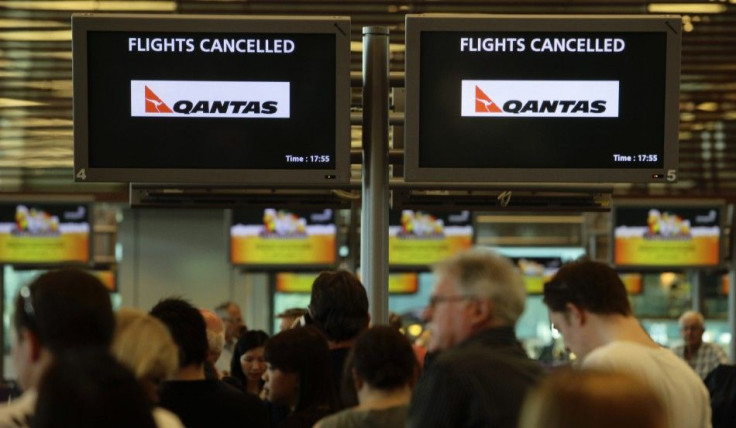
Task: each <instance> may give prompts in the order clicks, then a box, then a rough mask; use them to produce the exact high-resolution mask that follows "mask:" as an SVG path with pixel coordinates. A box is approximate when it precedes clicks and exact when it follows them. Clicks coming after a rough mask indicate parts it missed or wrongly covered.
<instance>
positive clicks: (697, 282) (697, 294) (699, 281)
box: [689, 270, 707, 318]
mask: <svg viewBox="0 0 736 428" xmlns="http://www.w3.org/2000/svg"><path fill="white" fill-rule="evenodd" d="M689 276H690V285H691V288H690V298H691V303H692V305H691V306H692V310H694V311H697V312H700V313H701V314H704V315H706V318H707V314H705V313H704V312H703V308H704V306H705V305H703V272H702V271H700V270H696V271H690V273H689Z"/></svg>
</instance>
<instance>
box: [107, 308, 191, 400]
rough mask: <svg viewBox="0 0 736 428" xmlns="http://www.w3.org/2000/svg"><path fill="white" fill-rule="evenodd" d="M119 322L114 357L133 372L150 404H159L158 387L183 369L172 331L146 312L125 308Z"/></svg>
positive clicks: (114, 344) (113, 347)
mask: <svg viewBox="0 0 736 428" xmlns="http://www.w3.org/2000/svg"><path fill="white" fill-rule="evenodd" d="M115 318H116V320H117V326H116V328H115V337H114V338H113V341H112V348H111V350H112V354H113V356H115V357H116V358H117V359H118V361H120V362H121V363H123V365H125V366H126V367H128V368H129V369H130V370H131V371H132V372H133V374H134V375H135V377H136V378H137V379H138V381H139V382H140V383H141V386H142V387H143V390H144V392H145V394H146V397H147V398H148V400H149V401H150V402H151V403H156V402H158V385H159V384H160V383H161V381H163V380H166V379H169V378H171V377H172V376H173V375H174V373H176V370H177V369H178V368H179V355H178V354H179V349H178V348H177V346H176V343H174V339H173V338H172V337H171V333H169V329H168V328H166V326H165V325H164V324H163V323H162V322H161V321H159V320H158V319H157V318H154V317H153V316H151V315H148V314H147V313H145V312H143V311H139V310H137V309H127V308H123V309H120V310H118V311H117V313H116V314H115Z"/></svg>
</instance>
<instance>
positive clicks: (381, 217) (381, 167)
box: [360, 27, 389, 324]
mask: <svg viewBox="0 0 736 428" xmlns="http://www.w3.org/2000/svg"><path fill="white" fill-rule="evenodd" d="M388 34H389V31H388V27H363V195H362V196H363V198H362V199H363V210H362V214H361V216H362V217H361V218H362V220H361V225H360V231H361V233H360V238H361V244H360V248H361V252H360V270H361V276H362V279H363V284H365V287H366V291H367V292H368V302H369V303H370V314H371V319H372V322H373V324H386V323H388V207H389V190H388V95H389V67H388V61H389V55H388Z"/></svg>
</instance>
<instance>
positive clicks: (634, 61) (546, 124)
mask: <svg viewBox="0 0 736 428" xmlns="http://www.w3.org/2000/svg"><path fill="white" fill-rule="evenodd" d="M680 46H681V20H680V17H676V16H628V17H612V16H572V15H566V16H533V15H528V16H520V15H508V16H501V15H496V16H482V15H468V16H456V15H455V16H453V15H438V16H436V15H407V17H406V133H405V162H404V174H405V180H406V181H408V182H409V181H413V182H465V181H467V182H477V181H482V182H501V183H506V182H520V183H530V182H536V183H547V182H571V183H615V182H668V181H675V180H676V178H677V167H678V152H677V150H678V140H677V139H678V120H679V118H678V102H679V78H680Z"/></svg>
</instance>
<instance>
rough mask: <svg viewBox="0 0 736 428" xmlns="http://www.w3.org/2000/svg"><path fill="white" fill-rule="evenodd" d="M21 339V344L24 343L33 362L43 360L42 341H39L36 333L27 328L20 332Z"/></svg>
mask: <svg viewBox="0 0 736 428" xmlns="http://www.w3.org/2000/svg"><path fill="white" fill-rule="evenodd" d="M18 334H19V336H20V338H19V342H20V343H22V344H23V345H24V346H25V347H26V349H27V351H28V355H29V356H30V358H31V361H32V362H36V361H38V360H39V358H41V348H42V347H41V341H40V340H39V339H38V336H37V335H36V333H34V332H32V331H31V330H29V329H27V328H22V329H21V330H20V331H19V332H18Z"/></svg>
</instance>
